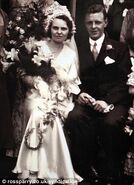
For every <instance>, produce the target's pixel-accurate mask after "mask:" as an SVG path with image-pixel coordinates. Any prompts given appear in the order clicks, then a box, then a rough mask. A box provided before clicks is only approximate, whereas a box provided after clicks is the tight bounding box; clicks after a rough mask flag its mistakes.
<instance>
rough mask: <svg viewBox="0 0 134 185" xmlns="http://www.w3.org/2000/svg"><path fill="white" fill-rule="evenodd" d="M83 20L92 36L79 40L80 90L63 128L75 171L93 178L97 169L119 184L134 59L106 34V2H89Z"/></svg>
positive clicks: (109, 179)
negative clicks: (130, 78) (129, 85)
mask: <svg viewBox="0 0 134 185" xmlns="http://www.w3.org/2000/svg"><path fill="white" fill-rule="evenodd" d="M84 21H85V26H86V29H87V32H88V37H87V38H86V39H85V40H82V39H80V41H81V40H82V42H80V43H79V41H78V42H77V47H78V52H79V58H80V77H81V82H82V84H81V93H80V94H79V96H78V98H77V103H76V106H75V108H74V110H73V111H72V112H70V114H69V116H68V119H67V122H66V125H65V127H66V129H67V130H68V131H69V133H70V135H69V136H70V140H71V156H72V161H73V165H74V168H75V170H76V172H77V173H79V175H81V176H82V177H83V178H85V179H89V181H91V182H94V181H95V180H98V179H94V178H96V177H97V178H98V177H99V176H98V173H97V172H96V170H95V167H96V168H97V170H98V172H99V175H100V176H101V177H102V178H101V179H103V185H106V184H112V185H115V184H116V183H117V181H118V179H119V176H120V172H121V164H122V161H123V159H124V156H125V151H126V144H127V142H126V136H125V134H124V132H123V129H122V128H121V125H120V121H121V118H122V117H124V118H127V113H128V108H129V107H130V105H131V100H130V97H129V95H128V87H127V85H126V82H127V75H128V74H129V73H130V71H131V70H130V68H131V63H130V58H129V53H128V49H127V47H126V46H125V45H123V44H122V43H119V42H117V41H114V40H111V39H110V38H109V37H108V36H107V34H106V33H105V28H106V26H107V23H108V20H107V14H106V11H105V9H104V7H103V5H99V4H95V5H92V6H90V7H89V8H88V10H87V12H86V15H85V20H84Z"/></svg>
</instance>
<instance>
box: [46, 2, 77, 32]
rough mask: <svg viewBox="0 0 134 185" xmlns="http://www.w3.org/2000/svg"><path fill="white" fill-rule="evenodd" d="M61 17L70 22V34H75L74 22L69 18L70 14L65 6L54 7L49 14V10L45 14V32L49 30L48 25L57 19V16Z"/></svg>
mask: <svg viewBox="0 0 134 185" xmlns="http://www.w3.org/2000/svg"><path fill="white" fill-rule="evenodd" d="M61 15H65V16H67V17H68V18H69V20H70V21H71V22H72V33H73V34H74V33H75V30H76V28H75V24H74V21H73V19H72V17H71V14H70V12H69V10H68V9H67V7H66V6H62V5H57V6H55V7H54V9H53V11H52V12H51V10H50V11H49V12H47V15H46V16H47V18H46V20H45V30H46V32H47V31H48V29H49V26H50V24H51V23H52V21H53V20H54V19H55V18H56V17H58V16H61Z"/></svg>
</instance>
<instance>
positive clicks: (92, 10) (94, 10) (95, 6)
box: [86, 4, 107, 19]
mask: <svg viewBox="0 0 134 185" xmlns="http://www.w3.org/2000/svg"><path fill="white" fill-rule="evenodd" d="M99 12H102V13H103V15H104V19H107V12H106V10H105V7H104V5H102V4H93V5H91V6H89V7H88V8H87V11H86V15H87V14H92V13H99Z"/></svg>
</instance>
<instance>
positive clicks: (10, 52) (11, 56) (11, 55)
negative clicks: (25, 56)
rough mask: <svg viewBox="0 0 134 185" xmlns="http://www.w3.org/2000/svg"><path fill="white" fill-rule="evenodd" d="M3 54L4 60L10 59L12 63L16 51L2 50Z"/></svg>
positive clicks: (16, 53)
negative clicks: (4, 55)
mask: <svg viewBox="0 0 134 185" xmlns="http://www.w3.org/2000/svg"><path fill="white" fill-rule="evenodd" d="M4 52H5V54H6V58H7V59H9V58H11V60H12V61H14V60H15V59H17V55H18V51H17V50H15V48H12V49H11V51H6V50H4Z"/></svg>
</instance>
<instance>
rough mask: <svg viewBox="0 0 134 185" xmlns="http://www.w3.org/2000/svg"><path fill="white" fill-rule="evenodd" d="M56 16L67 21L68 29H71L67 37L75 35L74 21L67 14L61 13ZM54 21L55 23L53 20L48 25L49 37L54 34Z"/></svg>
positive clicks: (47, 34)
mask: <svg viewBox="0 0 134 185" xmlns="http://www.w3.org/2000/svg"><path fill="white" fill-rule="evenodd" d="M55 18H58V19H61V20H63V21H65V22H66V23H67V26H68V29H69V33H68V36H67V39H71V37H72V35H73V32H72V29H73V23H72V21H71V20H70V19H69V18H68V17H67V16H66V15H59V16H57V17H55ZM52 23H53V21H52V22H51V23H50V25H49V27H48V31H47V33H46V36H47V37H49V38H51V37H52V34H51V27H52Z"/></svg>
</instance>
